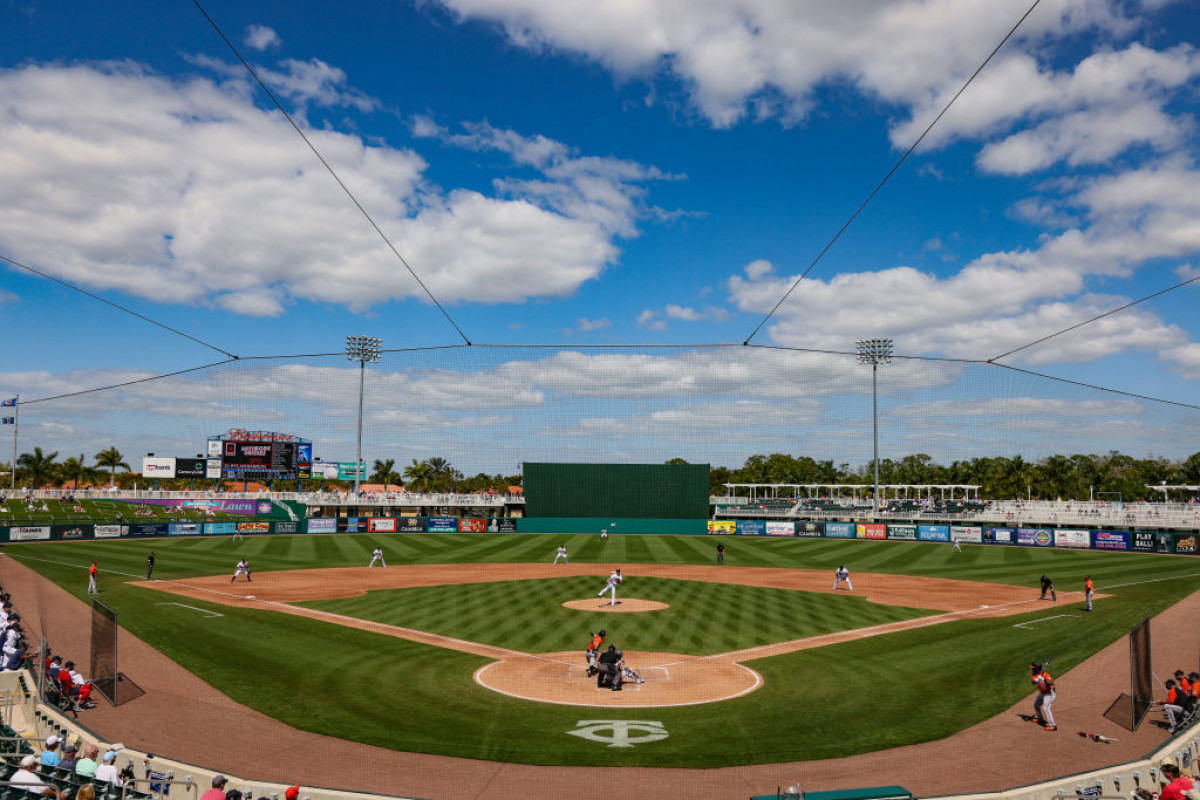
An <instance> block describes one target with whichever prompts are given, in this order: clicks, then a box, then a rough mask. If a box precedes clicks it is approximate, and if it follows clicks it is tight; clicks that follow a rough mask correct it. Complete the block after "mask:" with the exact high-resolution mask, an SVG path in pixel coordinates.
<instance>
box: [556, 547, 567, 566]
mask: <svg viewBox="0 0 1200 800" xmlns="http://www.w3.org/2000/svg"><path fill="white" fill-rule="evenodd" d="M560 558H561V559H562V560H563V563H564V564H570V563H571V559H569V558H567V546H566V545H565V544H564V545H559V548H558V553H557V554H556V555H555V556H554V563H555V564H557V563H558V560H559V559H560Z"/></svg>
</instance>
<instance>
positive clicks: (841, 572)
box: [833, 564, 854, 592]
mask: <svg viewBox="0 0 1200 800" xmlns="http://www.w3.org/2000/svg"><path fill="white" fill-rule="evenodd" d="M843 583H844V584H846V588H847V589H849V590H850V591H852V592H853V591H854V584H852V583H850V570H848V569H846V565H845V564H842V565H841V566H840V567H838V568H837V571H836V572H834V573H833V588H834V589H837V588H838V587H839V586H841V585H842V584H843Z"/></svg>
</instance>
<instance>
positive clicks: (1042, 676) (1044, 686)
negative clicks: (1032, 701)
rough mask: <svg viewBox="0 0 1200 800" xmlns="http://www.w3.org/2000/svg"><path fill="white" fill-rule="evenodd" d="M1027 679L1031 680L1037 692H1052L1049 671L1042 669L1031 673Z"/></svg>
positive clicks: (1052, 682) (1052, 680)
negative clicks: (1033, 673)
mask: <svg viewBox="0 0 1200 800" xmlns="http://www.w3.org/2000/svg"><path fill="white" fill-rule="evenodd" d="M1029 680H1031V681H1033V683H1034V685H1035V686H1037V688H1038V691H1039V692H1053V691H1054V679H1053V678H1051V677H1050V673H1049V672H1046V671H1045V670H1042V671H1041V672H1039V673H1036V674H1035V675H1033V676H1032V677H1031V678H1030V679H1029Z"/></svg>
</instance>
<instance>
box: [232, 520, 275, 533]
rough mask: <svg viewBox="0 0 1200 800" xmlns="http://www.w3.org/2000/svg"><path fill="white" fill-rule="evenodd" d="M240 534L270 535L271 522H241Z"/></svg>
mask: <svg viewBox="0 0 1200 800" xmlns="http://www.w3.org/2000/svg"><path fill="white" fill-rule="evenodd" d="M237 526H238V533H268V532H270V530H271V523H269V522H239V523H238V524H237Z"/></svg>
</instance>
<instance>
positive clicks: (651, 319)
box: [637, 308, 667, 331]
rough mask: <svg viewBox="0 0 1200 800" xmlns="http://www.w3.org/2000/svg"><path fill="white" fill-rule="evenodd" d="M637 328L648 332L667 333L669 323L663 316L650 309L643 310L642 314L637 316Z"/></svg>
mask: <svg viewBox="0 0 1200 800" xmlns="http://www.w3.org/2000/svg"><path fill="white" fill-rule="evenodd" d="M637 326H638V327H639V328H641V329H643V330H647V331H665V330H666V329H667V321H666V320H665V319H663V318H662V314H661V313H659V312H658V311H655V310H653V309H650V308H644V309H642V313H640V314H638V316H637Z"/></svg>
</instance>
